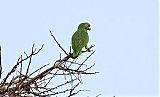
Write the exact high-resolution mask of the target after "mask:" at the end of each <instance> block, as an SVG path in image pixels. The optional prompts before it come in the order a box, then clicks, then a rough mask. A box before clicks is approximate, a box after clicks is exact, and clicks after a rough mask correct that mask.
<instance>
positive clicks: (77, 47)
mask: <svg viewBox="0 0 160 97" xmlns="http://www.w3.org/2000/svg"><path fill="white" fill-rule="evenodd" d="M88 30H91V28H90V24H89V23H81V24H79V26H78V29H77V31H76V32H75V33H74V34H73V36H72V49H73V56H72V57H73V58H77V57H78V56H79V55H81V53H82V48H83V47H85V48H86V49H87V50H89V48H88V47H87V44H88V41H89V36H88V32H87V31H88Z"/></svg>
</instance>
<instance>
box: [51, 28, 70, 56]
mask: <svg viewBox="0 0 160 97" xmlns="http://www.w3.org/2000/svg"><path fill="white" fill-rule="evenodd" d="M49 32H50V34H51V36H52V37H53V39H54V41H55V42H56V43H57V45H58V46H59V47H60V48H61V50H62V51H63V52H64V53H65V54H66V55H68V53H67V52H66V51H65V50H64V48H63V47H62V46H61V45H60V43H58V41H57V40H56V38H55V36H54V35H53V34H52V32H51V30H49Z"/></svg>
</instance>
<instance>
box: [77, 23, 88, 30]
mask: <svg viewBox="0 0 160 97" xmlns="http://www.w3.org/2000/svg"><path fill="white" fill-rule="evenodd" d="M90 27H91V25H90V24H89V23H87V22H86V23H81V24H79V26H78V29H81V30H85V31H87V30H91V28H90Z"/></svg>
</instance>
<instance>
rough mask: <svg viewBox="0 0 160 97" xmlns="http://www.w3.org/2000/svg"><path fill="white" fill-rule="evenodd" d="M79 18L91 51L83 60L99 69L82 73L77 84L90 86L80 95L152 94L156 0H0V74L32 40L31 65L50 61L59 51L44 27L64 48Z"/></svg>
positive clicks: (154, 91)
mask: <svg viewBox="0 0 160 97" xmlns="http://www.w3.org/2000/svg"><path fill="white" fill-rule="evenodd" d="M81 22H89V23H90V24H91V28H92V30H91V31H90V32H89V36H90V41H89V45H95V48H94V49H95V50H96V53H95V54H94V55H93V56H92V57H91V59H90V61H89V63H95V64H96V66H95V67H94V68H92V71H99V72H100V73H99V74H97V75H93V76H85V77H84V80H83V84H82V88H85V89H89V90H91V91H90V92H89V93H86V92H85V93H82V94H83V95H84V96H88V95H90V96H96V95H98V94H101V95H102V96H113V95H117V97H118V96H141V97H142V96H157V95H158V1H157V0H0V45H1V46H2V53H3V56H2V57H3V58H2V59H3V69H4V71H5V72H4V74H6V73H7V71H9V70H10V69H11V68H12V67H13V65H14V64H15V63H16V61H17V59H18V57H19V56H20V55H21V54H22V53H23V51H26V52H29V51H30V49H31V47H32V44H33V43H35V44H36V47H37V48H38V47H40V46H41V45H42V44H45V46H44V49H43V50H42V52H41V53H40V55H39V56H37V57H36V58H35V61H34V63H35V64H32V67H33V70H34V68H36V67H38V66H41V65H43V64H46V63H52V62H54V61H55V60H56V59H57V58H58V57H59V53H62V51H61V50H60V49H59V48H58V46H57V45H56V44H55V42H54V41H53V40H52V38H51V36H50V34H49V30H51V31H52V32H53V33H54V35H55V36H56V37H57V39H58V40H59V42H60V43H61V44H62V45H63V47H64V48H65V49H66V50H68V51H69V46H70V44H71V43H70V41H71V36H72V34H73V33H74V32H75V31H76V29H77V26H78V25H79V23H81ZM85 56H86V55H82V56H80V57H85ZM37 65H38V66H37ZM3 76H4V75H3Z"/></svg>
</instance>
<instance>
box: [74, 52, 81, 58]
mask: <svg viewBox="0 0 160 97" xmlns="http://www.w3.org/2000/svg"><path fill="white" fill-rule="evenodd" d="M81 53H82V52H81V51H78V52H73V56H72V57H73V58H77V57H78V56H79V55H81Z"/></svg>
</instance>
